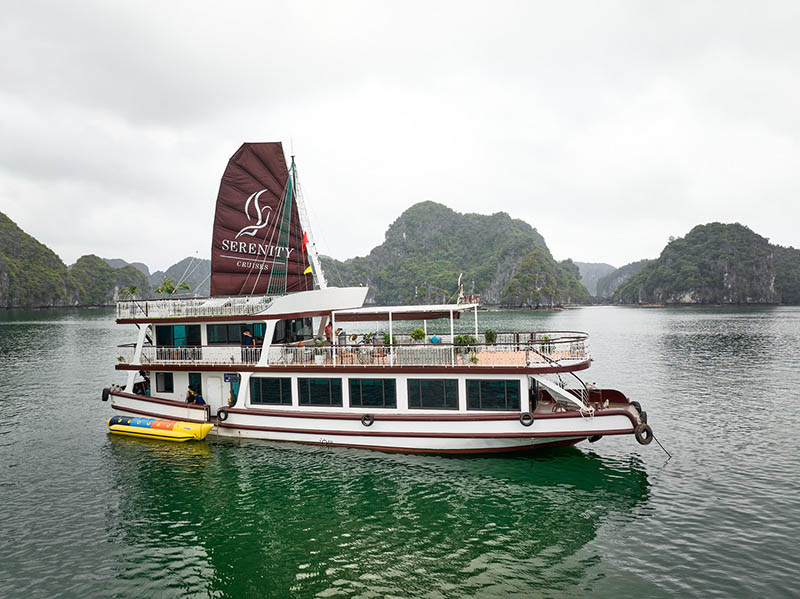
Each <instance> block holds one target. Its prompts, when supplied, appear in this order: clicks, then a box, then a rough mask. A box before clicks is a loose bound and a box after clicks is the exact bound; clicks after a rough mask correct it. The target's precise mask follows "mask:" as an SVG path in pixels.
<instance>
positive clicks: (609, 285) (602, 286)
mask: <svg viewBox="0 0 800 599" xmlns="http://www.w3.org/2000/svg"><path fill="white" fill-rule="evenodd" d="M650 262H652V260H648V259H644V260H638V261H636V262H631V263H630V264H626V265H625V266H620V267H619V268H617V269H616V270H613V271H611V272H610V273H608V274H607V275H604V276H602V277H600V278H599V279H598V280H597V284H596V289H595V298H597V299H598V300H609V299H611V296H612V295H614V292H615V291H616V290H617V288H618V287H619V286H620V285H622V284H623V283H624V282H625V281H627V280H628V279H629V278H631V277H632V276H633V275H635V274H636V273H638V272H639V271H640V270H642V269H643V268H644V267H645V266H647V265H648V264H649V263H650Z"/></svg>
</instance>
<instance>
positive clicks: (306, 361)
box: [141, 331, 589, 368]
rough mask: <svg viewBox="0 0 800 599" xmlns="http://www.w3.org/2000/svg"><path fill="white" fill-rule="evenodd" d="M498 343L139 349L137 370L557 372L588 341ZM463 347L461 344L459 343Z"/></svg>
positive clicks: (567, 336) (501, 336) (539, 338)
mask: <svg viewBox="0 0 800 599" xmlns="http://www.w3.org/2000/svg"><path fill="white" fill-rule="evenodd" d="M497 339H498V342H495V343H486V342H485V340H478V342H476V343H468V344H466V345H464V344H460V345H459V344H453V343H450V342H449V341H450V339H445V340H444V342H440V343H437V344H433V343H430V342H426V343H422V342H419V343H395V344H392V345H388V344H387V345H382V344H365V343H357V344H348V345H339V344H335V345H333V344H323V345H313V344H309V345H300V344H287V345H271V346H270V347H269V349H268V353H267V356H266V360H265V361H262V359H261V358H262V349H261V348H260V347H250V346H241V347H240V346H238V345H236V346H228V345H207V346H197V347H154V346H145V347H143V348H142V358H141V365H142V366H145V365H148V364H150V365H159V366H167V365H169V364H182V365H186V364H191V365H193V366H194V365H197V366H204V365H207V366H220V365H228V366H235V365H239V364H257V363H261V364H262V365H281V366H288V365H291V366H308V367H331V366H459V367H470V366H484V367H485V366H489V367H521V368H525V367H548V366H552V367H559V366H570V365H573V364H577V363H582V362H585V361H586V360H588V359H589V349H588V335H587V334H585V333H577V332H572V331H550V332H536V333H527V332H526V333H498V335H497ZM462 341H463V338H462Z"/></svg>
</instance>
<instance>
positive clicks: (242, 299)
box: [117, 296, 273, 319]
mask: <svg viewBox="0 0 800 599" xmlns="http://www.w3.org/2000/svg"><path fill="white" fill-rule="evenodd" d="M272 301H273V298H272V297H270V296H237V297H214V298H162V299H151V300H120V301H118V302H117V318H118V319H122V318H141V317H144V318H174V317H184V316H199V317H205V316H242V317H247V316H252V315H253V314H258V313H260V312H263V311H264V310H266V309H267V308H268V307H269V306H270V304H272Z"/></svg>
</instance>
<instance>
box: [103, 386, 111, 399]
mask: <svg viewBox="0 0 800 599" xmlns="http://www.w3.org/2000/svg"><path fill="white" fill-rule="evenodd" d="M109 395H111V389H110V388H108V387H104V388H103V395H102V396H101V399H102V400H103V401H108V396H109Z"/></svg>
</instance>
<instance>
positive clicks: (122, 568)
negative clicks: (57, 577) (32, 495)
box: [107, 437, 649, 597]
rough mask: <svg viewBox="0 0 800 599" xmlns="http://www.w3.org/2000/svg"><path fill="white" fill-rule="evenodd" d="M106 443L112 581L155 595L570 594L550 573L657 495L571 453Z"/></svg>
mask: <svg viewBox="0 0 800 599" xmlns="http://www.w3.org/2000/svg"><path fill="white" fill-rule="evenodd" d="M109 444H110V446H109V451H110V453H111V460H110V463H111V464H112V469H111V473H112V476H113V479H114V481H113V486H114V487H115V488H116V489H118V495H119V502H118V504H117V506H116V507H114V508H113V513H112V514H109V517H108V518H107V521H108V522H113V523H115V524H114V525H113V526H114V530H113V531H112V535H113V536H114V537H116V538H118V539H119V540H120V541H121V542H122V543H123V545H124V553H125V554H126V558H125V559H124V560H123V561H120V562H119V564H118V570H117V575H116V577H117V580H119V581H130V582H131V583H133V582H134V581H135V583H136V585H137V588H139V589H141V585H142V584H151V585H153V588H152V589H149V591H152V592H155V589H158V592H160V593H163V592H164V591H165V589H166V588H169V589H172V591H173V592H174V594H184V593H186V592H188V593H189V594H192V593H196V592H199V593H210V594H213V595H215V596H216V595H220V596H226V597H240V596H243V595H246V596H249V595H253V596H276V597H277V596H285V595H286V594H287V591H288V590H291V593H292V594H297V595H299V596H310V595H313V594H323V595H325V596H348V597H352V596H358V595H361V594H368V592H369V593H377V594H379V595H384V594H396V595H402V596H418V595H425V594H428V593H429V592H430V591H431V589H435V590H437V591H438V592H440V593H442V594H445V595H451V594H455V595H459V596H460V595H469V594H480V595H482V596H486V595H493V594H496V595H498V596H500V595H506V594H507V593H509V592H519V591H520V590H522V589H531V588H532V587H540V586H542V587H543V586H544V585H546V586H547V588H558V587H559V586H562V587H569V586H570V585H571V584H574V582H575V581H574V579H573V578H572V577H571V576H570V575H569V574H567V573H562V574H558V575H557V576H556V575H554V572H556V571H557V570H558V569H556V570H551V568H552V567H553V566H555V565H557V564H559V563H561V562H563V561H564V560H565V559H566V558H568V557H570V556H573V555H574V554H575V553H576V552H577V551H578V550H579V549H580V548H581V547H583V546H584V545H585V544H586V543H587V542H589V541H590V540H592V539H593V538H594V537H595V535H596V532H597V529H598V527H599V526H600V525H601V524H602V523H603V522H604V521H605V519H606V518H607V517H609V516H611V515H614V517H616V518H618V517H619V516H620V515H622V514H629V513H631V512H632V511H635V510H636V508H637V506H639V505H641V504H643V503H644V502H645V501H646V500H647V497H648V493H649V486H648V481H647V474H646V473H645V471H644V469H643V467H642V465H641V463H640V462H639V461H638V459H636V458H629V459H626V460H619V461H617V460H609V459H601V458H600V457H598V456H596V455H593V454H592V453H588V454H587V453H583V452H581V451H579V450H577V449H574V448H568V449H557V450H552V451H548V452H546V453H543V454H541V455H539V456H537V457H518V458H497V457H491V458H468V459H461V458H443V457H432V456H422V457H420V456H406V455H391V454H378V453H372V452H364V451H358V450H347V449H319V448H307V447H303V446H294V445H290V444H270V443H266V442H241V443H239V442H213V443H212V444H210V445H206V444H191V445H187V444H180V445H178V444H174V445H166V444H163V443H154V442H149V441H147V440H139V439H131V438H117V437H113V438H110V439H109ZM143 568H146V569H147V574H148V577H151V578H150V580H151V582H149V583H147V582H145V580H144V579H143V578H142V574H144V572H143ZM159 572H162V574H159ZM164 573H169V576H167V577H165V574H164ZM554 576H555V577H554ZM142 590H144V589H142Z"/></svg>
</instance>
